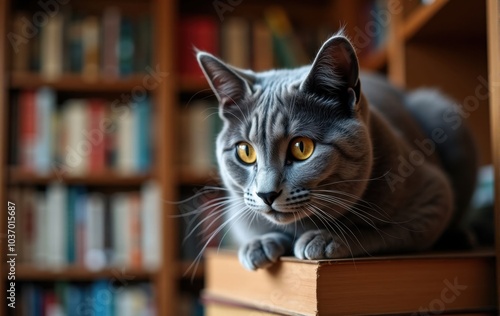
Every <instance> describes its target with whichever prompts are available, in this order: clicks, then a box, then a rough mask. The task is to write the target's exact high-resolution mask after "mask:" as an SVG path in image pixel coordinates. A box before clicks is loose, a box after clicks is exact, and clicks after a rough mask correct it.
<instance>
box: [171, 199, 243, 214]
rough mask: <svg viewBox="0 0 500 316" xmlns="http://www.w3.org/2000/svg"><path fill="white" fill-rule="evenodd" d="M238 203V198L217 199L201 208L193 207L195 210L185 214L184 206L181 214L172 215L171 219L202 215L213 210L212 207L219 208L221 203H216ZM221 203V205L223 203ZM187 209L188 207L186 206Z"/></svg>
mask: <svg viewBox="0 0 500 316" xmlns="http://www.w3.org/2000/svg"><path fill="white" fill-rule="evenodd" d="M232 200H234V201H237V199H236V198H231V197H227V196H225V197H220V198H216V199H213V200H209V201H206V202H205V203H203V204H201V205H200V206H199V207H193V210H192V211H187V212H184V211H183V210H182V207H183V206H184V205H181V206H180V213H181V214H177V215H170V216H169V217H172V218H180V217H188V216H191V215H196V214H200V213H203V212H204V211H205V210H207V209H209V208H211V207H214V206H217V204H219V203H216V202H220V201H222V202H227V201H232ZM222 202H220V203H222ZM185 207H187V206H185Z"/></svg>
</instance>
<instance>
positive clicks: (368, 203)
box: [311, 190, 391, 218]
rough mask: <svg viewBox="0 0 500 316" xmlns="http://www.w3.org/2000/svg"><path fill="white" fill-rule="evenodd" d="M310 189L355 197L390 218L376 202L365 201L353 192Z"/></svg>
mask: <svg viewBox="0 0 500 316" xmlns="http://www.w3.org/2000/svg"><path fill="white" fill-rule="evenodd" d="M311 191H313V192H324V193H334V194H340V195H345V196H347V197H350V198H353V199H355V200H356V201H357V202H361V203H363V204H367V205H368V206H370V207H373V208H375V209H378V210H379V211H381V212H382V213H383V214H380V213H379V212H378V213H379V214H380V215H384V216H387V218H391V216H390V215H389V214H388V213H387V212H386V211H384V210H383V209H382V208H381V207H380V206H378V205H377V204H375V203H372V202H369V201H366V200H364V199H362V198H361V197H359V196H356V195H354V194H351V193H347V192H343V191H339V190H311Z"/></svg>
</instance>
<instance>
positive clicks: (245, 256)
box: [238, 238, 285, 270]
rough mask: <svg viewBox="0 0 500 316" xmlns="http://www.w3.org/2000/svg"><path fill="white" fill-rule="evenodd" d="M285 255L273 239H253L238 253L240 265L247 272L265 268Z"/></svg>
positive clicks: (280, 246) (283, 248)
mask: <svg viewBox="0 0 500 316" xmlns="http://www.w3.org/2000/svg"><path fill="white" fill-rule="evenodd" d="M284 253H285V247H284V246H283V245H282V244H281V243H279V242H278V241H277V240H274V239H273V238H259V239H255V240H253V241H251V242H249V243H247V244H246V245H244V246H243V247H241V248H240V251H239V254H238V255H239V259H240V262H241V264H242V265H243V266H244V267H245V268H246V269H248V270H257V269H262V268H267V267H269V266H271V265H272V264H273V263H274V262H276V261H278V259H279V257H281V256H282V255H283V254H284Z"/></svg>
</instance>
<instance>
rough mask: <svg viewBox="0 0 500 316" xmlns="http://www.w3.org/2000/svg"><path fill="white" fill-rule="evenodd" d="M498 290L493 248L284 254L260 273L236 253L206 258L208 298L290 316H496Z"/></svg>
mask: <svg viewBox="0 0 500 316" xmlns="http://www.w3.org/2000/svg"><path fill="white" fill-rule="evenodd" d="M234 280H238V282H237V283H235V281H234ZM242 284H244V286H241V285H242ZM443 293H444V294H443ZM495 293H496V283H495V260H494V254H493V252H489V251H483V252H467V253H444V254H438V253H435V254H416V255H404V256H390V257H367V258H355V259H352V258H347V259H338V260H298V259H295V258H292V257H284V258H282V259H281V260H280V262H278V263H277V264H275V265H274V266H272V267H271V268H269V269H261V270H258V271H247V270H245V269H244V268H243V267H242V266H241V264H240V263H239V261H238V258H237V255H236V254H235V253H233V252H222V251H221V252H218V253H217V252H215V251H213V252H208V253H207V255H206V289H205V290H204V294H203V295H204V297H205V299H206V300H208V301H210V300H216V301H219V302H222V301H225V302H228V303H231V304H233V305H234V304H236V305H239V306H247V307H249V308H256V309H259V310H263V311H267V312H271V313H272V312H274V313H281V314H284V315H346V314H372V315H373V314H410V313H412V312H425V313H437V312H444V311H446V312H447V313H451V312H456V313H458V312H462V311H468V312H480V311H488V310H489V311H494V310H496V294H495ZM435 302H437V303H435Z"/></svg>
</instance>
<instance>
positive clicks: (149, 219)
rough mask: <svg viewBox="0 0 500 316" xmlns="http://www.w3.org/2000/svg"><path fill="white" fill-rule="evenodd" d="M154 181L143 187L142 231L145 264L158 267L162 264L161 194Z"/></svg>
mask: <svg viewBox="0 0 500 316" xmlns="http://www.w3.org/2000/svg"><path fill="white" fill-rule="evenodd" d="M160 194H161V193H160V188H159V187H158V185H157V184H156V183H154V182H152V181H151V182H147V183H146V184H144V185H143V187H142V188H141V213H140V215H141V224H142V228H141V232H142V238H141V242H142V246H141V249H142V253H143V266H144V268H146V269H152V270H154V269H156V268H158V267H159V266H160V264H161V249H162V248H161V239H160V237H159V236H160V235H161V228H160V223H161V195H160Z"/></svg>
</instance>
